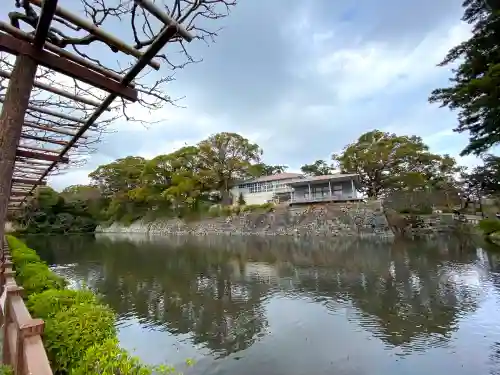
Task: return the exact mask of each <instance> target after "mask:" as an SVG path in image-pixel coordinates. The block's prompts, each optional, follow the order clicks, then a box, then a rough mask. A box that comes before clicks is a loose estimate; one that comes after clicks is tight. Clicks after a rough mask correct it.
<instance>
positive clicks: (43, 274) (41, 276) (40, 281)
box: [16, 262, 66, 295]
mask: <svg viewBox="0 0 500 375" xmlns="http://www.w3.org/2000/svg"><path fill="white" fill-rule="evenodd" d="M16 279H17V281H18V282H19V284H21V286H22V287H23V288H24V291H25V293H26V295H30V294H33V293H40V292H43V291H45V290H48V289H63V288H64V287H65V286H66V281H65V280H64V279H63V278H62V277H60V276H57V275H56V274H55V273H53V272H52V271H51V270H50V269H49V267H48V266H47V265H46V264H45V263H41V262H40V263H27V264H24V265H23V266H22V267H16Z"/></svg>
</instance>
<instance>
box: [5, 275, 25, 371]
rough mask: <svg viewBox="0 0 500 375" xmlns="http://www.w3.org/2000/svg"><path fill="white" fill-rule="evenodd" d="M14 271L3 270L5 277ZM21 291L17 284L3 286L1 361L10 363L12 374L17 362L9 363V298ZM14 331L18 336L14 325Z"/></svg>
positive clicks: (19, 294) (10, 320)
mask: <svg viewBox="0 0 500 375" xmlns="http://www.w3.org/2000/svg"><path fill="white" fill-rule="evenodd" d="M15 274H16V273H15V272H14V271H5V277H6V278H7V277H8V276H11V277H14V275H15ZM22 291H23V288H22V287H20V286H17V285H10V286H5V293H7V295H6V298H5V309H4V312H5V315H4V321H3V341H4V344H3V361H2V363H5V364H8V365H11V366H12V367H13V368H14V374H15V375H18V374H19V372H18V371H17V364H16V363H11V362H12V357H11V355H12V353H11V352H10V350H12V349H11V348H10V338H9V324H10V323H11V322H13V319H12V311H11V309H10V299H11V298H12V297H13V296H21V292H22ZM16 333H17V336H19V330H18V329H17V327H16Z"/></svg>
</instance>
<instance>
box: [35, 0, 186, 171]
mask: <svg viewBox="0 0 500 375" xmlns="http://www.w3.org/2000/svg"><path fill="white" fill-rule="evenodd" d="M30 1H31V0H30ZM176 33H177V27H176V26H167V27H165V28H164V29H163V30H162V31H161V33H160V34H159V35H158V36H157V37H156V39H155V41H154V42H153V44H151V45H150V46H149V48H148V49H147V50H146V52H145V53H144V55H143V56H142V57H141V58H140V59H139V61H137V63H136V64H135V65H134V66H133V67H132V69H130V70H129V71H128V73H127V74H125V76H124V77H123V78H122V80H121V82H122V83H123V84H124V85H128V84H129V83H130V82H132V81H133V80H134V79H135V78H136V77H137V75H138V74H139V73H140V72H141V71H142V69H144V67H145V66H146V65H147V64H148V61H149V60H151V59H152V58H153V57H154V56H156V54H157V53H158V52H159V51H160V50H161V49H162V48H163V46H165V44H167V42H168V41H169V40H170V39H171V38H172V37H173V36H174V35H175V34H176ZM116 98H117V95H116V94H110V95H109V96H108V97H107V98H106V99H104V101H103V102H102V104H101V105H100V106H99V107H98V108H97V109H96V110H95V112H94V113H93V114H92V115H91V116H90V117H89V118H88V119H87V122H86V123H85V125H83V126H82V127H81V128H80V129H79V130H78V133H76V135H75V136H74V137H73V139H71V140H70V141H69V142H68V145H67V146H65V147H64V149H63V150H62V151H61V153H60V154H59V155H60V156H64V155H66V153H67V152H68V151H69V150H70V149H71V147H72V146H73V145H74V144H75V143H76V142H77V141H78V139H80V136H82V135H83V133H85V132H86V131H87V129H88V128H89V127H90V126H92V124H93V123H94V122H95V121H96V120H97V119H98V118H99V116H101V115H102V114H103V113H104V111H105V109H106V108H108V107H109V106H110V104H111V103H112V102H113V100H115V99H116ZM56 164H57V163H56V162H54V163H52V165H51V166H50V167H49V168H47V170H46V171H45V173H44V174H43V175H42V177H40V179H43V178H45V177H46V176H47V175H48V174H49V173H50V171H51V170H52V169H53V168H54V167H55V166H56Z"/></svg>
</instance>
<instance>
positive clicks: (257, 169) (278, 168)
mask: <svg viewBox="0 0 500 375" xmlns="http://www.w3.org/2000/svg"><path fill="white" fill-rule="evenodd" d="M287 169H288V166H286V165H268V164H264V163H258V164H254V165H252V166H251V168H250V170H249V173H250V174H251V175H252V177H261V176H272V175H275V174H279V173H285V172H286V170H287Z"/></svg>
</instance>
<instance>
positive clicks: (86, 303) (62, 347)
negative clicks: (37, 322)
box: [0, 235, 175, 375]
mask: <svg viewBox="0 0 500 375" xmlns="http://www.w3.org/2000/svg"><path fill="white" fill-rule="evenodd" d="M6 238H7V242H8V243H9V247H10V251H11V255H12V261H13V263H14V267H15V270H16V280H17V283H18V284H19V285H20V286H22V287H23V288H24V290H25V298H26V299H27V300H26V305H27V307H28V310H29V311H30V313H31V314H32V316H34V317H37V318H42V319H43V320H44V321H45V330H44V334H43V342H44V346H45V349H46V351H47V356H48V357H49V360H50V362H51V367H52V369H53V371H54V373H55V374H70V375H83V374H89V375H90V374H101V375H125V374H127V375H150V374H153V373H162V374H173V373H175V370H174V369H173V368H171V367H166V366H159V367H152V366H148V365H145V364H143V363H142V362H141V361H140V360H139V359H137V358H134V357H132V356H130V355H129V354H128V353H127V352H126V351H124V350H123V349H121V348H120V347H119V344H118V340H117V338H116V329H115V323H116V317H115V314H114V312H113V310H111V308H110V307H108V306H107V305H104V304H102V303H100V301H99V299H98V298H97V297H96V296H95V294H94V293H93V292H92V291H90V290H69V289H66V286H67V283H66V281H65V280H64V279H63V278H61V277H59V276H57V275H56V274H55V273H53V272H52V271H51V270H50V269H49V267H48V265H47V264H46V263H45V262H43V261H42V260H41V259H40V257H39V256H38V255H37V254H36V252H35V251H34V250H32V249H30V248H28V247H27V246H26V244H24V242H22V241H20V240H18V239H17V238H15V237H13V236H9V235H8V236H6ZM0 374H1V372H0Z"/></svg>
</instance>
